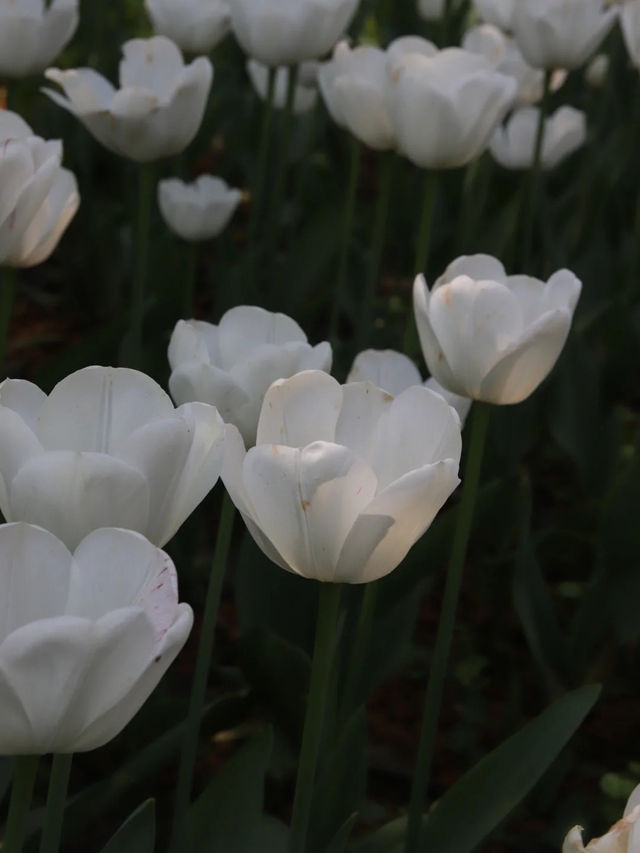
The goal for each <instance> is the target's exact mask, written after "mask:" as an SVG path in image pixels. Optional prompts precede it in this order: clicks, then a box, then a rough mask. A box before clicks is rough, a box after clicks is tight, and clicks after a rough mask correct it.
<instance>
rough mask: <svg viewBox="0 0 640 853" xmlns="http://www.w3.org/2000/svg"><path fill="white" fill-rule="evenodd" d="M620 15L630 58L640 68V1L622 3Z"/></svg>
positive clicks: (626, 0)
mask: <svg viewBox="0 0 640 853" xmlns="http://www.w3.org/2000/svg"><path fill="white" fill-rule="evenodd" d="M619 15H620V26H621V28H622V35H623V36H624V43H625V44H626V46H627V50H628V52H629V57H630V59H631V61H632V62H633V64H634V65H635V66H636V68H640V0H625V2H624V3H620V7H619Z"/></svg>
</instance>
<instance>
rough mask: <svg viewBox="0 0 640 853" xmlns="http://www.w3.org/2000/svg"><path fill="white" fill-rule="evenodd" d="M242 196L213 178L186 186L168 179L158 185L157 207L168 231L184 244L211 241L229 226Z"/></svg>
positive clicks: (203, 178) (209, 176) (201, 178)
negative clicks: (188, 241) (184, 242)
mask: <svg viewBox="0 0 640 853" xmlns="http://www.w3.org/2000/svg"><path fill="white" fill-rule="evenodd" d="M241 198H242V193H241V192H240V190H236V189H231V187H229V186H228V184H227V183H225V181H223V180H221V179H220V178H216V177H214V176H213V175H200V177H199V178H197V179H196V180H195V181H194V182H193V183H191V184H186V183H185V182H184V181H181V180H180V179H179V178H168V179H167V180H164V181H160V183H159V184H158V206H159V207H160V211H161V213H162V216H163V218H164V221H165V222H166V223H167V225H168V226H169V228H170V229H171V230H172V231H173V232H174V233H175V234H177V235H178V236H179V237H182V239H183V240H190V241H198V240H210V239H211V238H212V237H217V236H218V234H220V233H221V232H222V231H223V230H224V229H225V228H226V227H227V225H228V224H229V220H230V219H231V217H232V216H233V214H234V211H235V209H236V208H237V206H238V205H239V204H240V200H241Z"/></svg>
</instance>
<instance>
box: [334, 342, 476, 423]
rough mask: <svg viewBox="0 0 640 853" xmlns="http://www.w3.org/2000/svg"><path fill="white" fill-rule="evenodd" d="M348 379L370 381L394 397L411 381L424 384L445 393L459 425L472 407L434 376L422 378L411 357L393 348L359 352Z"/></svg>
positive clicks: (409, 385) (467, 401)
mask: <svg viewBox="0 0 640 853" xmlns="http://www.w3.org/2000/svg"><path fill="white" fill-rule="evenodd" d="M347 382H371V383H373V384H374V385H377V387H378V388H384V390H385V391H388V392H389V393H390V394H391V395H392V396H394V397H397V396H398V394H401V393H402V392H403V391H406V389H407V388H411V387H412V386H414V385H424V387H425V388H430V389H431V391H435V392H436V394H440V395H441V396H442V397H444V399H445V400H446V401H447V403H448V404H449V405H450V406H452V407H453V408H454V409H455V410H456V412H457V413H458V417H459V418H460V423H461V425H464V422H465V420H466V418H467V415H468V414H469V409H470V408H471V400H469V399H468V398H467V397H460V396H459V395H458V394H452V393H451V391H447V389H446V388H443V387H442V385H440V383H439V382H438V381H437V380H436V379H434V378H433V376H432V377H430V378H429V379H427V381H426V382H423V381H422V376H420V371H419V370H418V368H417V367H416V366H415V364H414V363H413V362H412V361H411V359H410V358H408V357H407V356H406V355H404V353H401V352H396V351H395V350H392V349H385V350H375V349H367V350H363V351H362V352H361V353H358V355H357V356H356V357H355V359H354V362H353V364H352V365H351V370H350V371H349V375H348V376H347Z"/></svg>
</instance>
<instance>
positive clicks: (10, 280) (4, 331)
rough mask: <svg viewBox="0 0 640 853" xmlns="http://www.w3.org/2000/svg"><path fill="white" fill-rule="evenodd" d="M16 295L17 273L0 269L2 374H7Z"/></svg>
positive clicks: (9, 269)
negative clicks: (7, 357)
mask: <svg viewBox="0 0 640 853" xmlns="http://www.w3.org/2000/svg"><path fill="white" fill-rule="evenodd" d="M15 294H16V271H15V269H13V268H12V267H4V268H3V269H0V374H1V375H4V373H5V363H4V362H5V358H6V355H7V343H8V340H9V325H10V323H11V313H12V311H13V302H14V299H15Z"/></svg>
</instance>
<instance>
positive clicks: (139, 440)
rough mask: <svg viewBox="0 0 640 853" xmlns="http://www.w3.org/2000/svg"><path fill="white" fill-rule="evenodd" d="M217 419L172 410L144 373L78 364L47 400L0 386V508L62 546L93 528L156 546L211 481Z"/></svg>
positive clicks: (211, 412) (13, 382)
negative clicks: (121, 530)
mask: <svg viewBox="0 0 640 853" xmlns="http://www.w3.org/2000/svg"><path fill="white" fill-rule="evenodd" d="M223 441H224V425H223V422H222V419H221V418H220V416H219V415H218V412H217V411H216V409H215V408H213V406H208V405H206V404H204V403H193V404H188V405H185V406H181V407H180V408H178V409H175V408H174V406H173V403H172V402H171V399H170V398H169V396H168V395H167V394H166V393H165V392H164V391H163V390H162V388H160V386H159V385H157V384H156V383H155V382H154V381H153V380H152V379H150V378H149V377H148V376H146V375H145V374H144V373H139V372H138V371H136V370H129V369H127V368H110V367H87V368H84V369H83V370H79V371H77V372H76V373H72V374H71V375H70V376H68V377H67V378H66V379H64V380H63V381H62V382H60V383H59V384H58V385H56V387H55V388H54V389H53V391H52V392H51V394H49V396H48V397H47V395H46V394H44V392H42V391H41V390H40V389H39V388H38V387H37V386H36V385H33V384H32V383H31V382H26V381H23V380H20V379H8V380H5V381H4V382H3V383H2V384H1V385H0V509H2V512H3V514H4V517H5V519H6V520H7V521H28V522H31V523H33V524H38V525H40V526H42V527H45V528H46V529H47V530H50V531H52V532H53V533H54V534H55V535H56V536H58V538H59V539H61V540H62V541H63V542H64V543H65V545H66V546H67V547H68V548H75V547H76V545H77V544H78V543H79V542H80V541H81V540H82V539H83V538H84V536H86V535H87V534H88V533H89V532H90V531H91V530H94V529H96V528H98V527H126V528H129V529H132V530H137V531H139V532H140V533H142V534H144V535H145V536H146V537H147V538H148V539H150V540H151V541H152V542H153V543H154V544H156V545H164V544H165V543H166V542H168V541H169V539H170V538H171V537H172V536H173V535H174V533H175V532H176V531H177V530H178V528H179V527H180V525H181V524H182V523H183V521H184V520H185V519H186V518H187V517H188V516H189V515H190V513H192V512H193V510H194V509H195V508H196V507H197V506H198V504H199V503H200V502H201V501H202V500H203V498H204V497H205V496H206V495H207V494H208V493H209V491H210V490H211V489H212V488H213V486H214V485H215V483H216V481H217V479H218V476H219V474H220V468H221V464H222V453H223Z"/></svg>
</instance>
